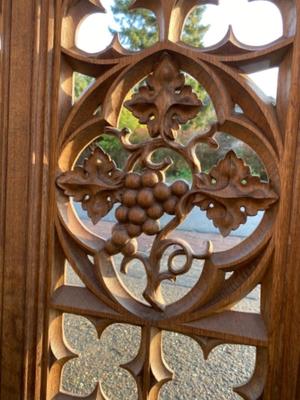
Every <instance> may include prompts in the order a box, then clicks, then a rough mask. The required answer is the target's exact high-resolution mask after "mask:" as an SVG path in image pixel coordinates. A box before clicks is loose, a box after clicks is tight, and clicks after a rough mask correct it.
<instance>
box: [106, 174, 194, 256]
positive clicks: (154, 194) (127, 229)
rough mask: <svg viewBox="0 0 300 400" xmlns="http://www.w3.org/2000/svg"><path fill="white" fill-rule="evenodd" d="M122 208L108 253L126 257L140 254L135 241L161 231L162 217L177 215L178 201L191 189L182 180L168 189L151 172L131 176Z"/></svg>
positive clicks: (109, 242) (122, 198)
mask: <svg viewBox="0 0 300 400" xmlns="http://www.w3.org/2000/svg"><path fill="white" fill-rule="evenodd" d="M124 186H125V189H124V191H123V193H122V195H121V205H120V206H119V207H118V208H117V209H116V212H115V216H116V219H117V221H118V223H117V224H116V225H115V226H114V227H113V230H112V237H111V239H109V240H108V241H107V242H106V245H105V249H106V251H107V252H108V253H109V254H116V253H119V252H120V251H121V252H122V253H123V254H124V255H125V256H132V255H134V254H135V253H136V252H137V248H138V245H137V240H136V238H137V237H138V236H140V235H141V234H143V233H144V234H146V235H150V236H152V235H156V234H158V233H159V231H160V218H161V217H162V216H163V215H164V214H165V213H166V214H169V215H174V214H175V212H176V205H177V204H178V201H179V199H180V198H181V197H182V196H183V195H184V194H186V192H187V191H188V190H189V186H188V184H187V183H186V182H184V181H183V180H178V181H176V182H174V183H173V184H172V185H171V186H168V185H167V184H166V183H164V182H163V181H162V178H161V177H160V176H159V175H158V174H157V173H156V172H155V171H151V170H146V171H144V172H143V173H142V174H138V173H134V172H132V173H129V174H128V175H127V176H126V178H125V182H124Z"/></svg>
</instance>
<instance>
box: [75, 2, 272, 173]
mask: <svg viewBox="0 0 300 400" xmlns="http://www.w3.org/2000/svg"><path fill="white" fill-rule="evenodd" d="M130 3H131V0H115V2H114V5H113V6H112V11H113V14H114V19H115V22H116V24H117V26H118V29H117V32H116V31H114V30H113V29H111V32H112V33H113V34H115V33H118V34H119V37H120V41H121V43H122V45H123V46H124V47H126V48H127V49H129V50H132V51H138V50H142V49H145V48H147V47H150V46H152V45H153V44H155V42H157V40H158V31H157V29H158V28H157V23H156V19H155V16H154V14H153V13H152V12H150V11H148V10H145V9H139V10H135V11H128V5H129V4H130ZM204 10H205V7H197V8H195V9H194V11H193V12H192V13H191V14H190V15H189V17H188V18H187V20H186V23H185V27H184V31H183V33H182V40H183V41H184V42H185V43H187V44H189V45H191V46H196V47H202V41H203V37H204V34H205V33H206V31H207V30H208V26H204V25H203V24H201V18H202V15H203V12H204ZM93 80H94V78H92V77H89V76H86V75H83V74H80V73H77V72H75V76H74V100H75V101H76V100H77V99H78V98H79V97H80V96H81V95H82V93H83V92H84V91H85V90H86V88H87V87H88V86H89V85H90V84H91V83H92V82H93ZM185 80H186V84H187V85H191V86H192V88H193V90H194V92H195V93H196V94H197V96H198V97H199V99H200V100H201V101H202V103H203V108H202V110H201V111H200V112H199V113H198V115H197V116H196V118H194V119H193V120H192V121H189V122H188V123H186V124H185V125H183V126H182V127H181V132H180V134H179V138H180V141H181V142H182V143H186V142H187V141H188V140H189V138H190V137H191V136H192V135H195V134H196V133H199V132H201V131H203V130H205V129H206V128H207V127H209V125H210V124H211V123H213V122H214V121H215V120H216V114H215V110H214V107H213V104H212V102H211V99H210V97H209V96H208V94H207V92H206V91H205V90H204V88H203V87H202V86H201V85H200V84H199V82H197V81H196V80H195V79H194V78H192V77H191V76H189V75H188V74H185ZM142 84H144V81H142V82H140V83H138V84H137V85H136V87H135V88H133V89H132V91H131V92H130V93H129V94H128V96H127V98H130V97H131V95H132V92H133V91H135V90H137V88H138V87H139V86H140V85H142ZM125 127H126V128H128V129H130V130H131V131H132V132H133V133H132V136H131V141H132V142H134V143H137V142H142V141H145V140H146V139H147V137H149V136H148V133H147V129H146V127H145V126H144V125H141V124H140V123H139V122H138V120H137V119H136V118H135V117H134V116H133V115H132V113H131V112H130V111H128V110H127V109H125V108H123V109H122V112H121V115H120V120H119V128H121V129H122V128H125ZM217 140H218V142H219V144H220V148H219V150H218V151H216V150H213V149H210V148H209V147H208V146H206V145H199V146H198V149H197V155H198V157H199V159H200V160H201V163H202V169H203V170H204V171H209V170H210V169H211V168H212V167H213V166H214V165H215V164H216V163H217V162H218V161H219V160H220V159H222V158H224V156H225V154H226V153H227V152H228V151H229V150H230V149H233V150H234V151H235V152H236V154H237V155H238V156H240V157H242V158H243V159H244V160H245V162H246V163H247V164H248V165H250V167H251V169H252V172H253V173H254V174H256V175H260V176H261V177H262V178H263V179H266V173H265V170H264V168H263V165H262V164H261V162H260V160H259V159H258V158H257V156H256V155H255V153H254V152H253V151H252V150H251V149H250V148H249V147H248V146H247V145H245V144H244V143H242V142H240V141H238V140H237V139H235V138H233V137H232V136H230V135H227V134H224V133H218V134H217ZM100 144H101V147H102V148H103V149H104V150H105V151H107V152H108V153H109V154H110V155H111V157H112V158H113V159H114V160H115V161H116V163H117V165H118V166H119V167H122V165H124V162H125V160H126V158H127V156H128V154H127V152H126V151H125V150H124V149H123V147H122V146H121V144H120V143H119V141H118V140H117V139H116V138H114V137H112V136H109V135H102V136H101V138H100ZM166 156H171V158H172V160H173V165H172V166H171V167H170V169H169V171H168V179H170V180H172V179H176V178H183V179H187V180H190V179H191V172H190V169H189V167H188V165H187V163H186V162H185V160H184V159H183V158H182V157H181V156H180V155H179V154H177V153H175V152H174V151H170V150H166V149H160V150H157V151H156V152H155V153H154V155H153V160H154V161H157V162H158V161H160V160H162V159H163V158H165V157H166Z"/></svg>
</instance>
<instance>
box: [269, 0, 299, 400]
mask: <svg viewBox="0 0 300 400" xmlns="http://www.w3.org/2000/svg"><path fill="white" fill-rule="evenodd" d="M297 12H298V16H297V20H298V21H297V27H298V29H297V34H296V37H295V42H294V51H293V57H292V63H291V65H288V66H286V68H287V69H289V70H290V71H286V72H287V73H286V76H287V77H288V76H290V79H291V82H289V81H288V79H287V81H286V82H285V84H286V85H289V83H290V96H289V105H288V107H287V110H288V114H287V120H286V129H285V145H284V154H283V158H282V164H281V184H282V189H281V193H282V195H281V206H280V212H279V215H278V221H277V231H276V236H275V242H276V245H275V258H274V264H273V274H272V275H273V277H272V286H271V289H270V296H271V298H270V315H269V333H270V344H269V375H268V380H267V385H266V388H265V397H264V399H266V400H290V399H296V398H299V395H300V393H299V386H300V382H299V376H300V297H299V294H300V224H299V221H300V90H299V82H300V29H299V23H300V4H299V2H297ZM297 388H298V392H297Z"/></svg>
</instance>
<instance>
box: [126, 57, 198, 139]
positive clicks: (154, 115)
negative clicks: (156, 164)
mask: <svg viewBox="0 0 300 400" xmlns="http://www.w3.org/2000/svg"><path fill="white" fill-rule="evenodd" d="M146 84H147V85H146V86H141V87H140V88H139V91H138V93H136V94H135V95H134V96H133V98H132V99H131V100H129V101H126V102H125V107H126V108H128V110H130V111H131V112H132V113H133V114H134V116H136V117H137V118H138V119H139V121H140V122H141V123H142V124H147V126H148V129H149V133H150V135H151V136H152V137H156V136H159V135H161V136H162V137H166V138H169V139H171V140H173V139H174V138H175V137H174V131H177V130H178V129H179V125H180V124H184V123H186V122H187V121H188V120H190V119H192V118H194V117H196V115H197V114H198V112H199V111H200V109H201V106H202V103H201V101H200V100H199V99H198V98H197V96H196V94H195V93H193V91H192V88H191V86H188V85H185V79H184V75H183V74H182V73H180V71H179V69H178V67H177V66H176V64H175V63H174V62H173V61H172V59H171V57H170V56H169V55H168V54H167V53H166V54H165V55H164V56H163V57H162V59H161V60H160V62H159V64H158V65H157V67H156V68H155V69H154V72H153V74H151V75H149V76H148V78H147V81H146Z"/></svg>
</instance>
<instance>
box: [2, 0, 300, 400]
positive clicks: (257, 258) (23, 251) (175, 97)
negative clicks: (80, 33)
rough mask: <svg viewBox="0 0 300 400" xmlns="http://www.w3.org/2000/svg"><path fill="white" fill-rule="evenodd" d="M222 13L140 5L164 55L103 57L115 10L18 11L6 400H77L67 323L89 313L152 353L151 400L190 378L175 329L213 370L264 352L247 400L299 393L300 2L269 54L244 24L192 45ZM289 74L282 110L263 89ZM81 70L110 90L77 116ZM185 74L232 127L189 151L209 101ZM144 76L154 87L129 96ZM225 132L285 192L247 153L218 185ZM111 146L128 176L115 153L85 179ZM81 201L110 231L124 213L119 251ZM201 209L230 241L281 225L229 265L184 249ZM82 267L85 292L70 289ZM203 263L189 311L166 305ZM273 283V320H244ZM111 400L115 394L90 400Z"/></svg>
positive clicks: (7, 222) (7, 56)
mask: <svg viewBox="0 0 300 400" xmlns="http://www.w3.org/2000/svg"><path fill="white" fill-rule="evenodd" d="M217 3H218V2H217V1H214V0H207V1H202V0H192V1H191V0H166V1H165V0H164V1H163V0H152V1H151V0H136V1H134V2H132V4H131V8H132V9H135V8H138V7H145V8H147V9H150V10H151V11H153V12H154V14H155V15H156V18H157V22H158V26H159V40H158V42H157V43H156V44H154V45H153V46H151V47H150V48H148V49H146V50H143V51H140V52H137V53H131V52H129V51H128V50H125V49H123V48H122V46H121V44H120V41H119V39H118V37H117V36H116V37H115V38H114V39H113V41H112V43H111V45H110V46H108V48H107V49H105V50H104V51H102V52H99V53H96V54H88V53H85V52H84V51H82V50H79V49H77V48H76V42H75V32H76V29H77V27H78V25H79V24H80V21H81V20H82V19H83V18H84V17H85V16H86V15H89V14H90V13H94V12H104V8H103V7H102V5H101V2H98V1H94V0H90V1H88V0H80V1H77V0H65V1H52V0H45V1H41V0H39V1H35V2H33V1H29V0H28V1H27V0H26V1H24V2H13V1H10V0H6V1H2V2H1V3H0V9H1V13H0V33H1V43H2V46H1V58H0V66H1V81H0V94H1V102H0V116H1V118H0V131H1V135H0V145H1V163H0V179H1V187H2V190H1V194H0V219H1V221H0V222H1V225H0V226H1V229H0V245H1V246H0V248H1V252H0V262H1V280H0V284H1V286H0V290H1V296H0V310H1V335H0V341H1V352H0V363H1V372H0V398H1V399H2V398H3V399H5V400H10V399H12V400H13V399H26V400H32V399H35V400H43V399H45V400H54V399H56V400H58V399H64V400H67V399H74V396H73V395H71V394H68V393H63V392H62V391H61V385H60V382H61V374H62V369H63V367H64V365H65V364H66V363H68V362H69V361H70V360H71V359H72V358H74V356H75V355H74V354H73V353H72V351H70V349H68V347H67V345H66V343H65V341H64V335H63V314H64V313H74V314H77V315H81V316H85V317H86V318H88V319H89V320H90V321H91V322H92V323H93V324H94V326H95V327H96V330H97V332H98V334H99V336H101V334H102V332H103V331H104V329H105V328H106V327H107V326H108V325H110V324H112V323H115V322H122V323H129V324H133V325H138V326H140V327H141V328H142V340H141V345H140V349H139V352H138V354H137V356H136V358H135V359H134V360H132V361H130V362H129V363H127V364H126V365H124V366H122V367H123V368H125V369H127V370H128V371H129V372H130V373H131V374H132V376H133V377H134V379H135V381H136V384H137V388H138V398H139V400H156V399H158V398H159V390H160V388H161V387H162V385H163V384H164V383H166V382H168V381H169V380H170V379H172V372H171V371H170V370H169V369H168V367H167V365H166V364H165V362H164V357H163V351H162V346H161V335H162V331H164V330H169V331H173V332H178V333H181V334H185V335H187V336H190V337H192V338H193V339H195V340H196V341H197V342H198V343H199V345H200V347H201V348H202V350H203V353H204V356H205V357H208V355H209V353H210V351H211V350H212V349H213V348H214V347H216V346H218V345H220V344H223V343H231V344H244V345H251V346H256V348H257V359H256V366H255V370H254V373H253V376H252V378H251V379H250V380H249V382H248V383H246V384H245V385H243V386H241V387H239V388H236V389H235V391H236V392H237V393H238V394H239V395H240V396H241V397H242V398H243V399H246V400H250V399H251V400H261V399H264V400H294V399H295V400H296V399H297V396H298V397H299V387H300V382H299V370H300V367H299V357H300V334H299V331H300V326H299V325H300V319H299V296H298V293H299V290H300V287H299V286H300V285H299V284H300V278H299V277H300V261H299V260H300V248H299V241H300V231H299V224H298V219H299V218H300V211H299V203H300V198H299V197H300V170H299V166H300V134H299V116H300V109H299V107H300V98H299V96H300V95H299V80H300V36H299V29H298V26H299V23H300V6H299V2H298V1H293V0H274V1H273V3H274V4H276V5H277V6H278V8H279V9H280V12H281V14H282V17H283V28H284V29H283V30H284V35H283V37H281V38H279V39H278V40H276V41H275V42H273V43H270V44H268V45H265V46H260V47H253V46H246V45H244V44H243V43H241V42H239V41H238V40H237V38H236V37H235V36H234V34H233V31H232V29H231V28H229V30H228V32H227V34H226V36H225V37H224V39H223V40H222V41H220V42H219V43H218V44H217V45H215V46H212V47H210V48H204V49H200V48H194V47H191V46H188V45H186V44H185V43H183V42H182V41H181V30H182V27H183V24H184V21H185V18H186V16H187V14H188V12H190V10H191V9H192V8H193V7H194V6H196V5H204V4H214V5H217ZM20 60H21V62H20ZM274 66H279V69H280V71H279V86H278V96H277V103H276V105H275V106H274V105H273V104H271V103H270V101H269V100H268V99H267V98H266V97H265V96H264V95H263V94H262V93H261V92H260V91H259V90H258V88H257V87H255V85H253V84H252V83H251V82H250V80H249V79H248V78H247V76H245V73H251V72H257V71H259V70H261V69H264V68H270V67H274ZM74 71H77V72H81V73H86V74H89V75H91V76H94V77H95V82H94V83H93V84H92V85H91V86H90V87H89V89H88V90H87V91H86V92H85V93H84V94H83V95H82V97H81V98H80V99H79V100H78V101H77V102H75V103H74V104H73V100H72V87H73V72H74ZM182 72H186V73H188V74H190V75H192V76H193V77H194V78H195V79H196V80H197V81H198V82H199V83H200V84H201V85H202V86H203V87H204V89H205V90H206V91H207V93H208V94H209V96H210V98H211V99H212V102H213V104H214V107H215V110H216V114H217V118H218V121H217V123H216V124H213V125H212V126H211V127H209V129H208V130H207V131H206V132H202V133H201V134H197V135H195V136H194V137H193V138H191V139H190V141H189V142H188V143H187V144H185V145H182V144H181V143H180V142H179V141H178V135H180V126H181V125H182V124H183V123H185V122H187V121H189V120H190V119H192V118H193V117H194V116H195V115H196V114H197V113H198V111H199V110H201V107H202V103H201V101H200V100H199V99H198V98H197V96H196V94H195V93H194V92H193V91H192V89H191V87H190V86H188V85H186V83H185V82H184V75H183V74H182ZM144 78H146V85H145V86H143V87H140V88H139V90H138V91H137V92H136V93H135V94H134V95H133V96H132V98H131V99H128V98H126V96H127V93H128V92H129V90H130V89H131V88H133V87H134V86H135V85H136V84H137V83H138V82H139V81H141V80H142V79H144ZM123 105H124V106H125V107H127V109H128V110H129V111H130V112H132V113H133V114H134V115H135V116H136V117H137V118H138V119H139V120H140V122H142V123H145V124H146V125H147V127H148V130H149V133H150V137H149V139H148V140H147V141H146V142H144V143H142V144H136V143H132V142H131V137H130V132H129V131H128V130H126V129H123V130H119V129H118V127H117V124H118V117H119V114H120V111H121V109H122V106H123ZM236 105H238V106H239V107H240V109H241V110H242V113H239V114H237V113H236V111H235V106H236ZM97 110H98V112H97ZM99 110H101V112H100V113H99ZM218 131H222V132H225V133H228V134H231V135H233V136H234V137H236V138H237V139H239V140H242V141H243V142H245V143H246V144H248V145H249V146H250V147H251V148H252V149H253V150H254V151H255V152H256V153H257V155H258V156H259V157H260V159H261V160H262V162H263V164H264V166H265V169H266V172H267V175H268V182H261V181H260V180H259V179H258V178H256V177H253V176H252V175H251V171H250V170H249V168H248V167H247V166H246V165H245V163H244V162H243V160H242V159H240V158H238V157H237V156H236V155H235V153H234V152H230V153H228V154H227V155H226V156H225V158H224V159H223V160H222V161H221V162H220V163H219V164H218V165H217V166H215V167H214V168H213V169H212V170H211V171H210V172H209V173H204V172H202V171H201V160H198V158H197V157H196V155H195V148H196V146H198V145H202V144H206V145H210V146H211V147H212V148H216V147H217V141H216V138H215V133H216V132H218ZM102 134H108V135H111V136H113V137H115V138H116V139H117V140H119V141H120V143H121V145H122V146H123V147H124V149H126V151H127V152H128V154H129V156H128V159H127V161H126V164H125V167H124V168H123V170H120V169H118V168H117V167H116V165H115V163H114V162H113V160H111V159H110V157H109V155H108V154H106V153H105V152H104V150H103V149H101V148H96V149H95V148H94V150H93V152H92V153H91V155H90V156H89V157H88V159H87V160H85V161H84V163H83V164H82V165H77V166H76V167H75V163H76V160H77V159H78V156H79V154H80V153H81V151H82V149H84V148H86V147H87V146H89V145H90V144H91V143H92V142H93V141H94V140H95V139H97V138H98V137H99V136H101V135H102ZM161 148H167V149H171V150H172V151H175V152H177V153H178V154H179V155H180V156H181V157H183V158H184V159H185V160H186V161H187V164H188V166H189V168H190V170H191V173H192V176H193V182H192V185H191V186H189V185H187V183H185V182H184V181H181V180H177V181H175V182H174V183H172V184H168V183H167V182H166V181H165V172H166V170H167V168H168V167H169V166H170V160H168V159H165V160H163V161H162V162H160V163H158V164H155V163H154V162H153V161H152V159H151V154H152V153H153V152H155V151H156V150H157V149H161ZM137 166H139V169H138V170H136V167H137ZM70 198H72V199H73V200H75V201H77V202H80V203H81V204H82V206H83V208H85V209H86V210H87V212H88V215H89V217H90V218H91V220H92V222H93V223H97V222H98V221H99V220H100V219H101V218H103V217H104V216H105V215H106V214H107V213H108V211H109V210H111V208H112V206H113V205H114V204H118V208H117V209H116V218H117V223H116V224H115V226H114V227H113V229H112V232H111V235H110V237H109V239H104V238H103V237H101V236H97V235H95V234H93V233H92V232H91V231H89V230H88V229H87V228H85V226H84V225H83V224H81V223H80V221H79V220H78V218H77V216H76V213H75V212H74V207H73V205H72V201H73V200H72V201H71V200H70ZM193 207H200V208H202V209H203V210H205V211H206V212H207V215H208V217H209V218H210V219H212V221H213V222H214V223H215V225H216V226H217V227H218V228H219V229H220V232H221V233H222V234H223V235H224V236H225V235H227V234H228V233H229V232H230V231H231V230H234V229H236V228H237V227H238V226H239V225H240V224H242V223H245V221H246V219H247V217H248V216H250V215H254V214H256V213H257V211H258V210H264V211H265V213H264V217H263V219H262V222H261V223H260V225H259V227H258V228H257V229H256V230H255V232H254V233H253V234H252V235H250V236H249V237H248V238H247V239H246V240H244V241H243V242H242V243H240V244H239V245H238V246H236V247H234V248H233V249H231V250H227V251H223V252H219V253H215V252H214V250H213V248H212V246H211V243H210V242H209V241H207V242H203V243H201V244H199V247H198V248H197V249H193V248H192V247H191V246H190V244H189V243H188V242H187V241H184V240H182V239H180V238H178V239H172V238H170V234H171V233H172V231H173V230H174V229H176V228H177V227H178V226H179V225H180V223H181V222H182V221H183V220H184V219H185V218H186V216H187V215H188V214H189V212H190V211H191V210H192V208H193ZM163 214H168V215H169V217H170V218H171V220H170V222H169V223H168V224H167V225H166V226H165V227H161V226H160V221H159V220H160V218H161V216H162V215H163ZM142 233H144V234H147V235H149V236H152V237H153V245H152V248H151V249H150V250H149V252H148V253H147V254H144V253H141V252H139V247H138V238H139V237H140V235H141V234H142ZM116 254H118V255H119V256H120V255H122V257H123V261H122V263H121V273H126V272H127V268H128V264H129V262H130V261H132V260H133V259H137V260H139V261H140V262H141V264H142V265H143V267H144V268H145V272H146V276H147V285H146V288H145V291H144V301H143V302H142V301H140V300H138V299H137V298H136V297H135V296H134V295H133V294H132V293H131V292H130V291H129V290H128V288H127V287H126V286H125V285H124V284H123V283H122V282H121V280H120V279H119V276H118V273H117V271H116V268H115V259H114V256H115V255H116ZM165 254H166V260H167V261H166V265H167V268H166V269H165V270H163V269H162V268H161V267H162V265H161V264H162V263H161V260H162V258H163V257H164V255H165ZM178 258H181V263H180V264H178V263H176V262H175V261H176V260H178ZM182 259H183V261H182ZM66 260H68V262H69V263H70V265H71V267H72V269H73V270H74V272H75V273H76V274H77V275H78V276H79V278H80V279H81V280H82V282H83V283H84V285H85V287H84V288H79V287H70V286H67V285H66V284H65V282H64V268H65V261H66ZM194 260H203V262H204V267H203V270H202V273H201V276H200V277H199V279H198V281H197V282H196V283H195V285H194V287H193V288H192V289H191V290H190V292H188V293H187V294H186V295H185V296H184V297H183V298H181V299H179V300H177V301H175V302H173V303H170V304H169V303H166V302H165V300H164V298H163V295H162V292H161V287H160V286H161V282H163V281H164V280H165V279H175V278H176V277H177V276H178V275H182V274H185V273H186V272H187V271H189V269H190V268H192V267H193V262H194ZM228 272H230V273H231V275H230V277H228V276H227V274H226V273H228ZM258 284H261V285H262V304H261V312H260V313H258V314H252V313H241V312H236V311H232V310H231V308H232V306H233V305H234V304H235V303H236V302H238V301H240V300H241V299H243V298H244V297H245V296H246V295H247V294H248V293H249V292H250V291H251V290H252V289H253V288H255V287H256V286H257V285H258ZM106 398H107V397H106V396H105V394H104V393H103V391H102V389H101V384H100V383H99V384H98V385H97V387H96V388H95V390H94V392H93V393H91V394H90V395H89V396H88V397H86V399H90V400H92V399H95V400H96V399H106Z"/></svg>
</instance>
